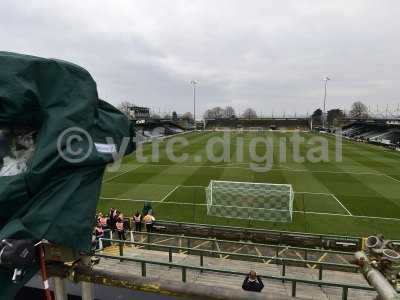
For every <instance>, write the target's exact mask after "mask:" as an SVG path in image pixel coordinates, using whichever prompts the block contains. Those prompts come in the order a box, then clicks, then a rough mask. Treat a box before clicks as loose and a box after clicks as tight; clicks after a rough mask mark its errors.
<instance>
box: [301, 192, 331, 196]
mask: <svg viewBox="0 0 400 300" xmlns="http://www.w3.org/2000/svg"><path fill="white" fill-rule="evenodd" d="M294 193H295V194H300V195H301V194H306V195H325V196H331V195H332V194H330V193H313V192H294Z"/></svg>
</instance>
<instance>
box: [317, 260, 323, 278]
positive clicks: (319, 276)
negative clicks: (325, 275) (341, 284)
mask: <svg viewBox="0 0 400 300" xmlns="http://www.w3.org/2000/svg"><path fill="white" fill-rule="evenodd" d="M322 268H323V267H322V264H319V270H318V280H322Z"/></svg>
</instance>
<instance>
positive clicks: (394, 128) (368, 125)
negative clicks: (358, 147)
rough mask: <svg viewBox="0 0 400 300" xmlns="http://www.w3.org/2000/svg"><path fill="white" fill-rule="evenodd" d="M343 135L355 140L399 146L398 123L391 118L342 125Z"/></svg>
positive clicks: (399, 129)
mask: <svg viewBox="0 0 400 300" xmlns="http://www.w3.org/2000/svg"><path fill="white" fill-rule="evenodd" d="M343 136H344V137H346V138H348V139H353V140H356V141H365V142H370V143H374V144H381V145H384V146H387V147H391V148H399V147H400V124H399V123H398V122H394V121H393V120H365V121H355V122H353V123H351V124H349V125H347V126H345V127H343Z"/></svg>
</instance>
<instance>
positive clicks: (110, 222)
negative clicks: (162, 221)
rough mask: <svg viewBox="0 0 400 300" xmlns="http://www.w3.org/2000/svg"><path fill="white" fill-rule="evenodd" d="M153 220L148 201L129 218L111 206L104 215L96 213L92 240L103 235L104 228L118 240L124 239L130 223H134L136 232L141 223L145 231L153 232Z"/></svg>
mask: <svg viewBox="0 0 400 300" xmlns="http://www.w3.org/2000/svg"><path fill="white" fill-rule="evenodd" d="M155 221H156V219H155V217H154V210H153V208H152V206H151V203H149V202H145V204H144V206H143V209H142V211H141V212H139V211H136V212H135V213H134V214H133V215H132V217H131V218H129V217H128V218H126V217H125V216H124V215H123V213H122V212H121V211H120V210H118V209H115V208H113V207H112V208H110V210H109V211H108V214H106V215H105V214H103V213H102V212H98V213H97V215H96V220H95V224H96V225H95V227H94V229H93V237H94V240H98V239H99V238H102V237H104V232H105V230H110V231H111V232H112V233H113V234H116V235H117V237H118V239H119V240H123V241H125V240H126V235H125V234H126V231H127V230H129V229H131V225H130V224H134V227H133V226H132V229H134V230H135V231H137V232H141V231H142V229H143V225H144V226H145V228H146V231H147V232H153V231H154V223H155Z"/></svg>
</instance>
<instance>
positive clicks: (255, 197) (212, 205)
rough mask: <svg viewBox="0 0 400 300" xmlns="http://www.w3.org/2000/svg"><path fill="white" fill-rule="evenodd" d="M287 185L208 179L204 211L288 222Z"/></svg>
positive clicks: (289, 197)
mask: <svg viewBox="0 0 400 300" xmlns="http://www.w3.org/2000/svg"><path fill="white" fill-rule="evenodd" d="M293 199H294V192H293V188H292V185H290V184H274V183H253V182H235V181H219V180H211V181H210V184H209V186H208V187H207V188H206V201H207V214H208V215H210V216H216V217H225V218H237V219H250V220H259V221H271V222H292V218H293Z"/></svg>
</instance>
